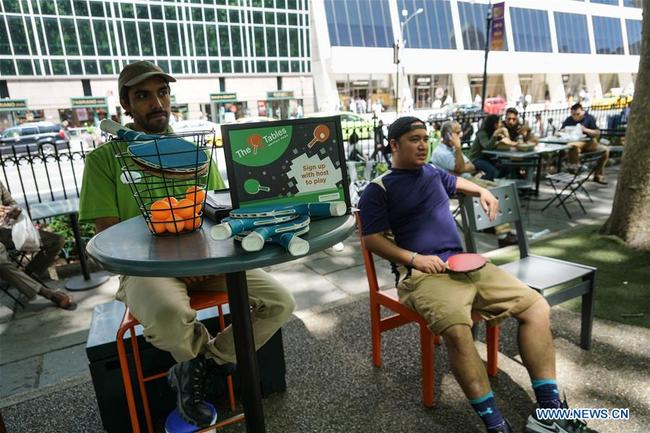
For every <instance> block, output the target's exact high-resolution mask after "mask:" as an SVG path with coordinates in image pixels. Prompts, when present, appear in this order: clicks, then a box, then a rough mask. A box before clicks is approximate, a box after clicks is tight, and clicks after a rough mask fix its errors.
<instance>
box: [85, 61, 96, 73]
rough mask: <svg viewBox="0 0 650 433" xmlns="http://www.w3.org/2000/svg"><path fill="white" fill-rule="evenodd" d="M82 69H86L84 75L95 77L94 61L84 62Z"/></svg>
mask: <svg viewBox="0 0 650 433" xmlns="http://www.w3.org/2000/svg"><path fill="white" fill-rule="evenodd" d="M84 68H86V74H88V75H97V74H98V73H99V72H98V71H97V61H95V60H84Z"/></svg>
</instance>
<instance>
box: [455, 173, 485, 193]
mask: <svg viewBox="0 0 650 433" xmlns="http://www.w3.org/2000/svg"><path fill="white" fill-rule="evenodd" d="M483 190H485V188H483V187H481V186H478V185H477V184H475V183H474V182H470V181H469V180H467V179H464V178H462V177H459V178H457V179H456V191H458V192H462V193H463V194H467V195H471V196H475V197H476V196H479V195H481V192H482V191H483Z"/></svg>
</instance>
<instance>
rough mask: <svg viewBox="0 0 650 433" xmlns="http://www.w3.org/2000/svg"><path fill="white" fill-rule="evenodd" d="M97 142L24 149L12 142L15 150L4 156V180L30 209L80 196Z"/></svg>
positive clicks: (12, 193) (17, 199)
mask: <svg viewBox="0 0 650 433" xmlns="http://www.w3.org/2000/svg"><path fill="white" fill-rule="evenodd" d="M97 146H98V144H97V143H95V142H92V143H90V144H88V145H86V146H84V145H80V146H78V148H77V147H75V149H74V150H73V148H72V147H71V146H70V144H68V145H67V147H66V148H65V149H56V148H55V149H53V150H52V151H50V152H45V151H30V150H29V149H26V152H24V153H18V152H17V151H16V148H15V147H14V146H11V152H6V153H3V154H2V155H1V156H0V166H1V167H2V176H3V182H4V184H5V185H6V186H7V188H8V189H9V191H10V192H11V195H12V196H13V198H14V199H15V200H16V201H17V202H18V203H19V204H20V205H21V207H23V208H24V209H26V210H27V211H28V213H30V206H31V205H33V204H34V203H41V202H46V201H54V200H61V199H67V198H71V197H79V190H80V187H81V177H82V173H83V164H84V160H85V158H86V155H87V154H88V152H90V151H91V150H92V149H94V148H95V147H97ZM30 216H31V213H30Z"/></svg>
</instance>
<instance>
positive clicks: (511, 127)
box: [505, 107, 541, 145]
mask: <svg viewBox="0 0 650 433" xmlns="http://www.w3.org/2000/svg"><path fill="white" fill-rule="evenodd" d="M540 118H541V115H540ZM505 128H506V130H507V131H508V138H509V139H510V143H509V144H514V145H516V144H517V143H518V142H520V143H523V142H526V143H537V141H538V140H537V137H536V136H535V134H534V133H533V130H532V128H531V127H530V126H528V125H527V124H525V123H522V122H521V121H520V120H519V112H518V111H517V109H516V108H513V107H510V108H508V109H507V110H506V117H505Z"/></svg>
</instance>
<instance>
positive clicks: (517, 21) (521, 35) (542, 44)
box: [510, 8, 552, 53]
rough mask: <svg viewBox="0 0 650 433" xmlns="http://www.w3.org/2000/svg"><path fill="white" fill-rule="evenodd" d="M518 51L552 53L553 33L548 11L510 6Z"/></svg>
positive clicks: (513, 33) (513, 32)
mask: <svg viewBox="0 0 650 433" xmlns="http://www.w3.org/2000/svg"><path fill="white" fill-rule="evenodd" d="M510 18H511V20H512V35H513V38H514V40H515V50H516V51H530V52H537V53H550V52H551V51H552V50H551V34H550V32H549V26H548V13H547V12H546V11H540V10H534V9H523V8H510Z"/></svg>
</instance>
